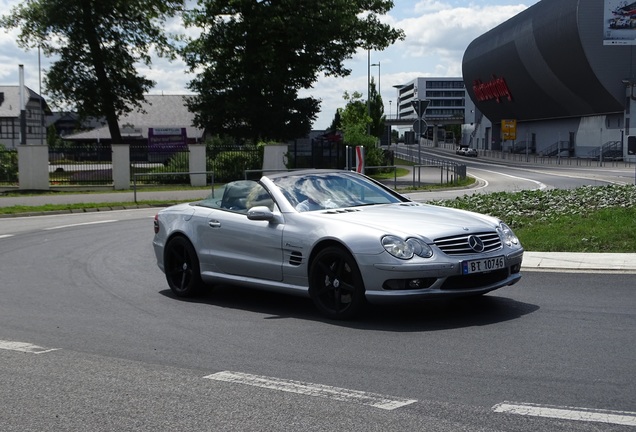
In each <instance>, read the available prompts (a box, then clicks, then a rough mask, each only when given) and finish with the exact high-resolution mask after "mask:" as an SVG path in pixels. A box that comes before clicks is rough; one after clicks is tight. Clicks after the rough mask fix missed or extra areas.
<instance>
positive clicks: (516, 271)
mask: <svg viewBox="0 0 636 432" xmlns="http://www.w3.org/2000/svg"><path fill="white" fill-rule="evenodd" d="M154 230H155V236H154V240H153V246H154V250H155V254H156V257H157V264H158V265H159V268H160V269H161V270H162V271H163V272H164V273H165V275H166V279H167V281H168V285H169V286H170V289H171V290H172V291H173V293H174V294H175V295H177V296H180V297H185V296H191V295H194V294H196V293H197V292H198V291H199V289H200V288H202V287H203V286H204V285H205V284H230V285H233V286H239V285H242V286H249V287H256V288H262V289H266V290H272V291H278V292H284V293H290V294H298V295H303V296H309V297H310V298H311V299H312V300H313V302H314V304H315V305H316V307H317V308H318V309H319V310H320V311H321V312H322V313H323V314H325V315H326V316H328V317H330V318H341V319H345V318H350V317H352V316H353V315H355V314H356V312H358V311H359V310H360V308H361V307H362V306H363V305H364V303H365V302H366V301H368V302H373V303H382V302H404V301H407V302H410V301H414V300H421V299H427V298H431V297H440V296H458V295H480V294H484V293H487V292H489V291H492V290H495V289H497V288H500V287H503V286H506V285H512V284H514V283H516V282H518V281H519V279H520V278H521V274H520V269H521V261H522V258H523V248H522V247H521V245H520V244H519V240H518V239H517V237H516V236H515V235H514V233H513V232H512V230H511V229H510V228H509V227H508V226H507V225H506V224H505V223H503V222H502V221H500V220H498V219H496V218H494V217H490V216H486V215H482V214H478V213H471V212H467V211H463V210H456V209H450V208H444V207H438V206H434V205H428V204H421V203H417V202H413V201H410V200H409V199H408V198H406V197H404V196H402V195H400V194H398V193H397V192H395V191H393V190H392V189H389V188H387V187H385V186H384V185H382V184H381V183H379V182H376V181H374V180H372V179H370V178H368V177H366V176H364V175H361V174H357V173H354V172H349V171H338V170H306V171H291V172H286V173H277V174H273V175H266V176H264V177H262V178H261V179H260V181H251V180H240V181H235V182H232V183H228V184H227V185H225V187H224V189H223V191H222V192H220V193H215V194H214V195H213V196H210V197H208V198H206V199H204V200H202V201H198V202H193V203H189V204H179V205H174V206H172V207H168V208H166V209H163V210H161V211H160V212H159V213H158V214H157V215H156V216H155V222H154Z"/></svg>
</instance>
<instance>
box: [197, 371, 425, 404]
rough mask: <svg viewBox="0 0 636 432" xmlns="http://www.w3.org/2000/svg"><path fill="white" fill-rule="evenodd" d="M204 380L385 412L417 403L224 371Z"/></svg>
mask: <svg viewBox="0 0 636 432" xmlns="http://www.w3.org/2000/svg"><path fill="white" fill-rule="evenodd" d="M204 378H207V379H211V380H216V381H225V382H231V383H238V384H245V385H250V386H254V387H261V388H267V389H272V390H279V391H283V392H289V393H296V394H303V395H307V396H315V397H323V398H327V399H334V400H338V401H343V402H353V403H358V404H361V405H368V406H372V407H375V408H380V409H384V410H394V409H396V408H400V407H403V406H405V405H409V404H412V403H415V402H417V400H415V399H403V398H398V397H392V396H385V395H380V394H377V393H368V392H363V391H357V390H349V389H344V388H338V387H331V386H327V385H322V384H312V383H308V382H301V381H292V380H286V379H281V378H271V377H266V376H259V375H250V374H246V373H241V372H230V371H224V372H218V373H215V374H212V375H208V376H206V377H204Z"/></svg>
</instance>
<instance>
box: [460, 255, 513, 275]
mask: <svg viewBox="0 0 636 432" xmlns="http://www.w3.org/2000/svg"><path fill="white" fill-rule="evenodd" d="M505 267H506V260H505V258H504V257H503V256H498V257H494V258H486V259H480V260H470V261H462V274H465V275H466V274H472V273H484V272H489V271H493V270H499V269H502V268H505Z"/></svg>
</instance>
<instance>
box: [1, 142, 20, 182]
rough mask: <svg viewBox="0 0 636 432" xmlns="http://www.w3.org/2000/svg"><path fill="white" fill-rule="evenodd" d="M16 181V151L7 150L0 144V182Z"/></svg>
mask: <svg viewBox="0 0 636 432" xmlns="http://www.w3.org/2000/svg"><path fill="white" fill-rule="evenodd" d="M17 181H18V152H17V151H15V150H7V149H6V147H5V146H4V144H0V182H3V183H16V182H17Z"/></svg>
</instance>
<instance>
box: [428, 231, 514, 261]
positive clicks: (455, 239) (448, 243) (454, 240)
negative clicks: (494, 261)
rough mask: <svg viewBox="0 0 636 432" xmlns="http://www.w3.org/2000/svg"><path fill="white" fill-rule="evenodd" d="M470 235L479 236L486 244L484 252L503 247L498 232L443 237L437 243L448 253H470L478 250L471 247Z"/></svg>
mask: <svg viewBox="0 0 636 432" xmlns="http://www.w3.org/2000/svg"><path fill="white" fill-rule="evenodd" d="M470 236H475V237H477V238H479V239H480V240H481V241H482V243H483V244H484V250H483V251H481V252H480V253H482V252H492V251H496V250H498V249H501V248H502V245H501V239H500V238H499V234H497V233H496V232H488V233H476V234H462V235H461V236H452V237H443V238H438V239H436V240H435V245H436V246H437V247H438V248H440V249H441V250H442V252H444V253H445V254H446V255H470V254H474V253H478V252H476V251H475V250H474V249H473V248H471V247H470V245H469V242H468V239H469V237H470Z"/></svg>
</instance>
